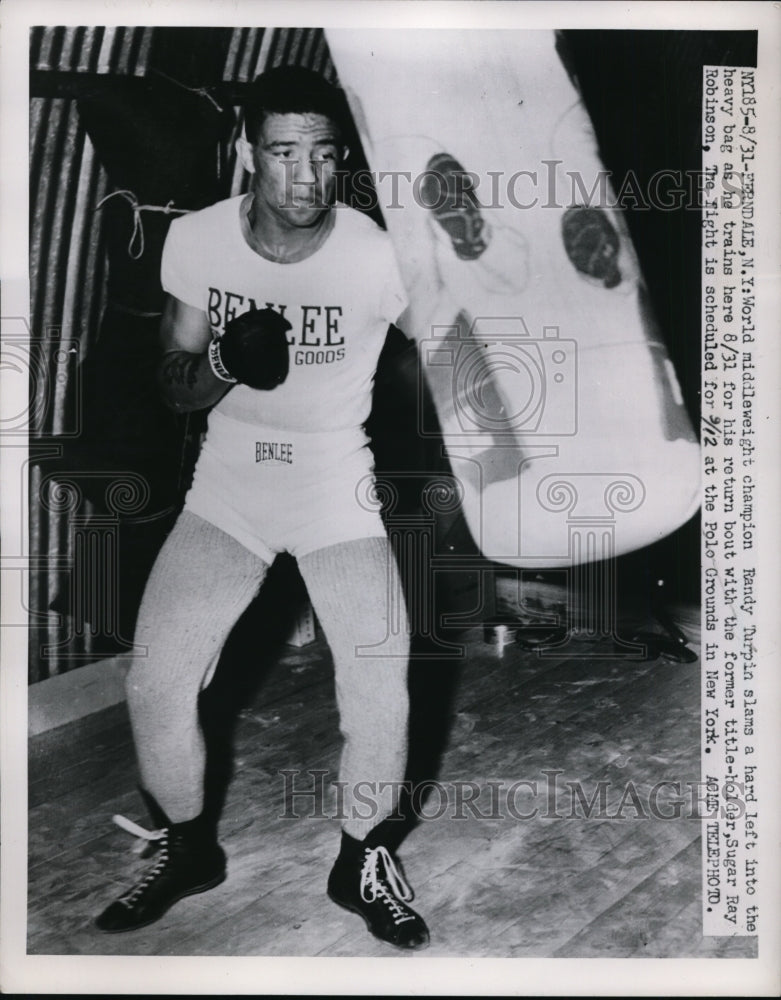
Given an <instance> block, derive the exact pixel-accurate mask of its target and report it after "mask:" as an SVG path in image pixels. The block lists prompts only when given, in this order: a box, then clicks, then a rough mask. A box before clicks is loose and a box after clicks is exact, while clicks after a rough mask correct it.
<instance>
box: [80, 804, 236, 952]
mask: <svg viewBox="0 0 781 1000" xmlns="http://www.w3.org/2000/svg"><path fill="white" fill-rule="evenodd" d="M158 843H159V845H160V848H159V854H158V858H157V863H156V864H155V865H154V866H153V867H152V868H150V870H149V871H148V872H147V874H146V875H145V876H144V878H142V880H141V881H140V882H139V883H138V884H137V885H134V886H133V888H132V889H129V890H128V892H126V893H125V894H124V895H122V896H120V897H119V899H117V900H115V901H114V902H113V903H111V904H110V905H109V906H107V907H106V909H105V910H104V911H103V912H102V913H101V914H100V916H98V917H97V919H96V920H95V926H96V927H97V928H98V929H99V930H101V931H105V932H106V933H107V934H117V933H119V932H121V931H132V930H136V929H137V928H139V927H146V926H147V924H151V923H154V921H155V920H158V919H159V918H160V917H162V916H163V914H164V913H166V911H167V910H169V909H170V908H171V907H172V906H173V905H174V903H176V902H178V901H179V900H180V899H184V897H185V896H192V895H194V894H195V893H198V892H206V890H207V889H213V888H214V887H215V886H216V885H219V884H220V882H223V881H224V880H225V853H224V852H223V850H222V848H221V847H220V846H219V844H218V843H217V840H216V837H215V835H214V831H213V830H212V829H210V828H209V826H208V824H207V823H206V822H205V820H204V819H203V817H202V816H198V817H196V818H195V819H191V820H188V821H187V822H185V823H171V824H170V825H169V826H167V827H165V828H164V829H163V836H162V838H161V839H160V840H159V841H158Z"/></svg>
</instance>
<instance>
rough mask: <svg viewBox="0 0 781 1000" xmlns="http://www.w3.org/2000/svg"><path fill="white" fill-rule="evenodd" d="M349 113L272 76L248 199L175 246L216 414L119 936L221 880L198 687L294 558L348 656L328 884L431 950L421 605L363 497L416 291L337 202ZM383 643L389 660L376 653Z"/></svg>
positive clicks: (191, 391) (342, 664)
mask: <svg viewBox="0 0 781 1000" xmlns="http://www.w3.org/2000/svg"><path fill="white" fill-rule="evenodd" d="M341 107H342V105H341V102H340V95H339V92H338V91H336V90H335V88H332V87H330V86H329V85H328V84H327V83H326V82H325V81H324V80H323V79H322V77H320V76H318V75H317V74H315V73H311V72H309V71H306V70H300V69H277V70H272V71H270V72H268V73H266V74H263V75H262V76H261V77H259V78H258V79H257V80H256V81H255V84H254V86H253V95H252V99H251V100H250V101H249V102H248V104H247V106H246V119H245V136H244V137H242V138H241V139H239V140H238V143H237V150H238V154H239V156H240V158H241V161H242V163H243V165H244V166H245V168H246V169H247V170H248V171H250V172H251V174H252V184H251V190H250V192H249V194H247V195H246V196H241V197H238V198H231V199H228V200H227V201H223V202H219V203H218V204H216V205H214V206H212V207H210V208H207V209H204V210H202V211H200V212H195V213H192V214H191V215H188V216H185V217H183V218H181V219H179V220H177V221H175V222H174V223H173V224H172V225H171V228H170V231H169V235H168V239H167V241H166V245H165V249H164V252H163V262H162V282H163V287H164V288H165V290H166V292H167V294H168V299H167V304H166V308H165V312H164V315H163V321H162V341H163V351H164V355H163V359H162V361H161V364H160V368H159V380H160V385H161V388H162V391H163V393H164V396H165V398H166V400H167V401H168V403H169V405H170V406H172V407H173V408H174V409H176V410H178V411H181V412H188V411H192V410H198V409H204V408H211V412H210V414H209V426H208V432H207V435H206V439H205V441H204V445H203V448H202V451H201V455H200V457H199V459H198V464H197V467H196V470H195V476H194V481H193V485H192V488H191V489H190V491H189V493H188V495H187V497H186V500H185V505H184V510H183V512H182V514H181V516H180V517H179V519H178V521H177V523H176V525H175V527H174V529H173V531H172V532H171V534H170V536H169V538H168V540H167V541H166V543H165V545H164V547H163V549H162V550H161V552H160V555H159V557H158V560H157V562H156V564H155V567H154V569H153V571H152V573H151V575H150V578H149V581H148V584H147V588H146V592H145V595H144V599H143V602H142V606H141V610H140V612H139V621H138V625H137V629H136V642H137V644H138V645H139V646H140V647H146V649H147V655H146V656H145V657H139V658H136V660H135V661H134V665H133V668H132V670H131V672H130V675H129V678H128V705H129V709H130V716H131V722H132V726H133V735H134V739H135V744H136V750H137V754H138V760H139V768H140V773H141V780H142V787H143V789H144V791H145V793H146V795H147V796H148V797H151V799H152V800H153V802H154V803H155V804H156V805H157V806H158V807H159V809H160V810H162V812H163V813H164V814H165V816H166V829H165V834H164V838H163V840H162V842H161V852H160V858H159V861H158V862H157V864H156V865H155V866H154V867H153V868H152V869H151V870H150V872H149V873H148V875H147V876H146V877H145V878H144V879H143V880H142V881H141V882H140V883H139V884H138V885H136V886H134V887H133V888H132V889H131V890H130V891H129V892H127V893H125V895H123V896H122V897H120V898H119V899H118V900H116V901H115V902H113V903H112V904H111V905H110V906H108V907H107V909H106V910H104V912H103V913H101V915H100V916H99V917H98V918H97V926H98V927H99V928H100V929H101V930H104V931H107V932H119V931H125V930H131V929H134V928H136V927H141V926H145V925H146V924H149V923H151V922H153V921H154V920H156V919H158V918H159V917H160V916H162V914H163V913H165V912H166V910H167V909H168V908H169V907H170V906H171V905H172V904H173V903H175V902H176V901H177V900H179V899H181V898H182V897H184V896H186V895H190V894H192V893H197V892H203V891H205V890H206V889H209V888H212V887H213V886H215V885H218V884H219V883H220V882H222V881H223V879H224V878H225V871H226V868H225V856H224V853H223V851H222V849H221V848H220V847H219V845H218V843H217V839H216V831H215V830H214V829H213V826H212V825H211V824H210V823H209V822H208V820H207V819H206V818H205V815H204V813H203V796H204V774H205V749H204V742H203V734H202V732H201V728H200V724H199V721H198V695H199V692H200V691H201V690H202V689H203V687H205V685H206V684H208V682H209V680H210V679H211V676H212V674H213V672H214V669H215V667H216V663H217V659H218V657H219V654H220V651H221V649H222V646H223V644H224V642H225V640H226V638H227V636H228V634H229V632H230V631H231V629H232V627H233V625H234V624H235V622H236V621H237V619H238V618H239V616H240V615H241V613H242V612H243V611H244V609H245V608H246V607H247V605H248V604H249V602H250V601H251V600H252V598H253V597H254V596H255V594H256V593H257V591H258V589H259V587H260V585H261V583H262V582H263V579H264V577H265V575H266V573H267V571H268V568H269V565H270V563H271V562H272V561H273V559H274V557H275V556H276V554H277V553H279V552H282V551H287V552H289V553H291V554H292V555H293V556H295V557H296V559H297V561H298V565H299V569H300V571H301V575H302V577H303V579H304V581H305V583H306V585H307V589H308V592H309V596H310V599H311V601H312V604H313V606H314V608H315V611H316V613H317V616H318V618H319V620H320V623H321V625H322V627H323V629H324V632H325V635H326V638H327V640H328V643H329V646H330V648H331V652H332V655H333V660H334V669H335V682H336V693H337V701H338V707H339V713H340V728H341V731H342V735H343V737H344V746H343V751H342V757H341V764H340V781H341V782H343V783H344V786H343V787H344V789H345V810H344V816H345V817H346V818H345V819H344V821H343V828H342V842H341V849H340V851H339V855H338V857H337V859H336V861H335V863H334V866H333V868H332V870H331V873H330V875H329V878H328V893H329V896H330V897H331V899H333V900H334V901H335V902H336V903H338V904H339V905H341V906H344V907H345V908H347V909H349V910H352V911H354V912H356V913H358V914H360V915H361V916H363V918H364V920H365V921H366V923H367V925H368V927H369V930H370V931H371V932H372V933H373V934H374V935H375V936H377V937H379V938H380V939H381V940H383V941H387V942H389V943H390V944H394V945H396V946H398V947H402V948H408V949H411V948H420V947H423V946H425V945H426V944H427V943H428V930H427V928H426V925H425V923H424V922H423V920H422V918H421V917H420V916H419V915H418V914H417V913H415V911H414V910H412V909H411V908H410V907H409V906H408V905H407V903H408V901H409V899H411V896H412V893H411V890H410V889H409V887H408V886H407V884H406V882H405V880H404V877H403V875H402V873H401V871H400V868H399V866H398V862H397V860H396V859H395V858H394V856H393V854H392V853H391V852H390V851H389V850H388V848H387V846H386V844H384V843H383V836H382V830H383V825H382V821H383V820H384V819H386V818H387V817H388V815H389V814H390V812H391V807H392V801H391V798H390V796H389V794H388V793H389V791H392V790H393V788H394V787H396V788H397V787H398V783H399V782H401V781H402V780H403V778H404V770H405V763H406V740H407V715H408V696H407V659H408V654H409V645H408V635H407V628H406V611H405V609H404V608H403V607H399V606H398V605H399V601H400V598H399V594H400V587H399V585H398V576H397V569H396V565H395V562H394V558H393V555H392V553H391V551H390V548H389V544H388V540H387V537H386V535H385V531H384V528H383V525H382V521H381V520H380V517H379V514H378V512H377V511H376V510H374V509H371V510H370V509H367V506H366V505H365V504H362V503H361V502H360V499H359V497H360V495H361V493H362V492H363V493H364V495H365V492H366V484H367V483H371V474H372V469H373V464H372V456H371V452H370V450H369V447H368V439H367V437H366V434H365V432H364V430H363V423H364V421H365V420H366V418H367V417H368V415H369V409H370V406H371V392H372V380H373V377H374V373H375V370H376V366H377V360H378V357H379V353H380V350H381V348H382V346H383V343H384V340H385V336H386V333H387V329H388V326H389V324H391V323H393V322H394V321H396V320H397V318H398V317H399V314H400V313H401V312H402V310H403V309H404V306H405V297H404V291H403V288H402V285H401V281H400V279H399V277H398V272H397V270H396V267H395V263H394V258H393V251H392V248H391V245H390V241H389V239H388V238H387V236H386V234H385V233H384V232H382V230H380V229H379V228H378V227H377V226H376V225H375V224H374V223H373V222H372V221H371V220H370V219H368V218H367V217H366V216H363V215H361V214H360V213H358V212H355V211H353V210H351V209H348V208H346V207H345V206H338V207H334V205H333V201H334V188H335V180H336V171H337V170H338V168H339V165H340V163H341V161H342V159H343V157H344V155H345V153H346V150H345V149H344V147H343V142H342V133H341V130H340V121H341ZM399 622H400V623H401V627H399ZM380 645H381V646H382V655H381V656H366V655H364V656H362V655H361V649H364V650H365V649H366V647H371V646H374V647H378V646H380ZM359 784H360V795H361V804H362V805H364V808H362V809H359V808H354V806H355V799H354V793H355V791H356V786H358V785H359ZM367 790H373V792H374V798H373V800H372V803H371V805H372V808H371V809H370V810H368V812H369V813H370V815H369V816H368V818H366V816H367V810H366V808H365V802H366V800H367Z"/></svg>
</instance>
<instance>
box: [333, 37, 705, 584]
mask: <svg viewBox="0 0 781 1000" xmlns="http://www.w3.org/2000/svg"><path fill="white" fill-rule="evenodd" d="M328 44H329V47H330V50H331V53H332V56H333V59H334V62H335V64H336V67H337V71H338V74H339V78H340V82H341V83H342V85H343V86H344V88H345V90H346V92H347V96H348V99H349V101H350V105H351V109H352V112H353V116H354V118H355V121H356V124H357V126H358V129H359V131H360V133H361V138H362V140H363V142H364V145H365V151H366V154H367V157H368V160H369V163H370V166H371V169H372V172H373V174H374V177H375V182H376V185H377V188H378V191H379V195H380V207H381V208H382V211H383V215H384V218H385V220H386V223H387V226H388V230H389V233H390V235H391V238H392V239H393V242H394V246H395V249H396V254H397V258H398V265H399V270H400V272H401V275H402V278H403V280H404V283H405V286H406V289H407V294H408V296H409V300H410V310H409V321H408V323H407V325H406V332H407V333H408V334H409V335H411V336H413V337H414V338H415V340H416V341H417V343H418V348H419V352H420V358H421V367H422V370H423V372H424V373H425V377H426V380H427V382H428V385H429V388H430V390H431V394H432V396H433V399H434V403H435V406H436V411H437V420H438V424H439V427H428V426H426V423H425V418H424V416H423V415H422V416H421V425H420V432H421V433H422V434H432V435H434V434H439V433H441V436H442V438H443V440H444V444H445V448H446V451H447V456H448V459H449V461H450V464H451V467H452V470H453V473H454V475H455V477H456V480H457V488H458V491H459V494H460V496H461V503H462V507H463V511H464V514H465V517H466V520H467V523H468V525H469V528H470V531H471V533H472V535H473V537H474V539H475V542H476V543H477V545H478V547H479V548H480V550H481V551H482V553H483V554H484V555H485V556H486V557H488V558H490V559H494V560H497V561H499V562H503V563H507V564H509V565H513V566H519V567H544V566H549V567H555V566H567V565H573V564H578V563H583V562H589V561H592V560H595V559H603V558H607V557H609V556H612V555H620V554H621V553H625V552H629V551H632V550H635V549H638V548H642V547H644V546H646V545H649V544H651V543H652V542H655V541H657V540H658V539H660V538H662V537H663V536H665V535H667V534H669V533H670V532H672V531H674V530H675V529H676V528H678V527H679V526H680V525H682V524H683V523H684V522H685V521H687V520H688V519H689V518H690V517H691V516H692V515H693V514H694V512H695V511H696V509H697V507H698V505H699V502H700V456H699V447H698V444H697V439H696V435H695V434H694V432H693V429H692V427H691V424H690V421H689V419H688V416H687V414H686V410H685V408H684V405H683V400H682V398H681V393H680V389H679V386H678V383H677V380H676V377H675V373H674V371H673V368H672V364H671V362H670V359H669V357H668V355H667V351H666V349H665V346H664V343H663V341H662V339H661V337H660V336H659V334H658V332H657V330H656V328H655V327H654V324H653V319H652V317H651V315H650V312H649V309H648V305H647V300H646V292H645V288H644V285H643V281H642V276H641V274H640V271H639V268H638V263H637V259H636V256H635V253H634V250H633V247H632V244H631V242H630V239H629V236H628V233H627V229H626V226H625V224H624V220H623V219H622V217H621V213H620V211H619V210H617V209H615V208H614V207H611V204H610V202H611V195H612V189H611V186H610V184H609V183H608V181H607V176H606V173H605V170H604V167H603V166H602V164H601V162H600V160H599V156H598V152H597V149H596V143H595V139H594V135H593V131H592V128H591V123H590V120H589V118H588V115H587V113H586V111H585V109H584V108H583V106H582V104H581V102H580V99H579V96H578V93H577V91H576V89H575V88H574V86H573V84H572V82H571V81H570V79H569V77H568V75H567V72H566V70H565V68H564V66H563V65H562V63H561V61H560V59H559V56H558V54H557V52H556V47H555V36H554V35H553V33H552V32H549V31H502V32H495V31H468V32H466V31H421V30H419V31H407V30H402V31H393V30H378V31H371V30H334V31H329V32H328ZM691 335H692V337H696V338H699V330H692V331H691ZM421 414H423V411H421Z"/></svg>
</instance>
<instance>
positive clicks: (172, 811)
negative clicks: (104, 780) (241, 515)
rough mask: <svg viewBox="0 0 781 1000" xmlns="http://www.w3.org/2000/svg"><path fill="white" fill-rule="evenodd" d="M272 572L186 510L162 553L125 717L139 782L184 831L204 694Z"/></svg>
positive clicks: (197, 799) (196, 798)
mask: <svg viewBox="0 0 781 1000" xmlns="http://www.w3.org/2000/svg"><path fill="white" fill-rule="evenodd" d="M267 570H268V564H267V563H266V562H264V561H263V560H261V559H260V558H258V556H256V555H254V554H253V553H251V552H249V551H248V550H247V549H246V548H244V546H243V545H240V544H239V543H238V542H237V541H236V540H235V539H234V538H232V537H231V536H230V535H227V534H226V533H225V532H223V531H221V530H220V529H219V528H216V527H214V525H212V524H210V523H209V522H208V521H204V520H203V519H202V518H200V517H198V516H197V515H195V514H192V513H190V512H189V511H185V512H184V513H183V514H182V515H181V516H180V518H179V520H178V521H177V523H176V525H175V527H174V529H173V531H172V532H171V534H170V535H169V537H168V539H167V540H166V543H165V545H164V546H163V548H162V549H161V551H160V554H159V556H158V558H157V561H156V563H155V566H154V568H153V570H152V573H151V574H150V577H149V581H148V583H147V586H146V590H145V592H144V598H143V601H142V603H141V609H140V611H139V616H138V624H137V626H136V640H135V649H136V656H135V659H134V661H133V666H132V669H131V671H130V674H129V675H128V681H127V694H128V708H129V710H130V718H131V722H132V726H133V738H134V741H135V745H136V753H137V755H138V762H139V769H140V772H141V781H142V784H143V786H144V788H145V789H146V790H147V791H148V792H150V793H151V794H152V795H153V796H154V797H155V798H156V800H157V802H158V804H159V805H160V806H161V807H162V809H163V810H164V811H165V813H166V815H167V816H168V817H169V818H170V819H171V820H172V821H173V822H174V823H180V822H184V821H185V820H189V819H192V818H193V817H194V816H197V815H198V814H199V813H200V812H201V810H202V808H203V779H204V772H205V748H204V742H203V733H202V732H201V727H200V722H199V719H198V695H199V694H200V692H201V690H202V689H203V688H204V687H205V686H206V685H207V683H208V682H209V680H211V676H212V674H213V672H214V669H215V667H216V665H217V660H218V658H219V655H220V652H221V650H222V647H223V645H224V643H225V640H226V639H227V637H228V634H229V633H230V630H231V629H232V628H233V626H234V624H235V623H236V621H237V620H238V618H239V616H240V615H241V613H242V612H243V611H244V609H245V608H246V607H247V605H248V604H249V602H250V601H251V600H252V598H253V597H254V596H255V594H256V593H257V592H258V589H259V587H260V585H261V583H262V581H263V578H264V576H265V574H266V572H267Z"/></svg>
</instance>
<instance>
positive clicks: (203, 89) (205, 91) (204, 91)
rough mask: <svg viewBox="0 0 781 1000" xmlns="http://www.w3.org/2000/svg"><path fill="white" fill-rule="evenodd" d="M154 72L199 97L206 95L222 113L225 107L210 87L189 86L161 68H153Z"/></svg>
mask: <svg viewBox="0 0 781 1000" xmlns="http://www.w3.org/2000/svg"><path fill="white" fill-rule="evenodd" d="M151 72H152V73H156V74H157V75H158V76H162V77H163V78H164V79H166V80H170V81H171V83H174V84H176V86H177V87H181V88H182V90H188V91H189V92H190V93H191V94H197V95H198V96H199V97H205V98H206V100H207V101H210V102H211V103H212V104H213V105H214V107H215V108H216V109H217V110H218V111H219V112H220V114H222V112H223V111H224V108H223V107H222V106H221V105H220V104H218V103H217V101H216V100H215V98H214V97H213V96H212V95H211V94H210V93H209V88H208V87H188V86H187V84H185V83H182V81H181V80H177V79H176V78H175V77H173V76H169V75H168V74H167V73H164V72H163V71H162V70H160V69H153V70H152V71H151Z"/></svg>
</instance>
